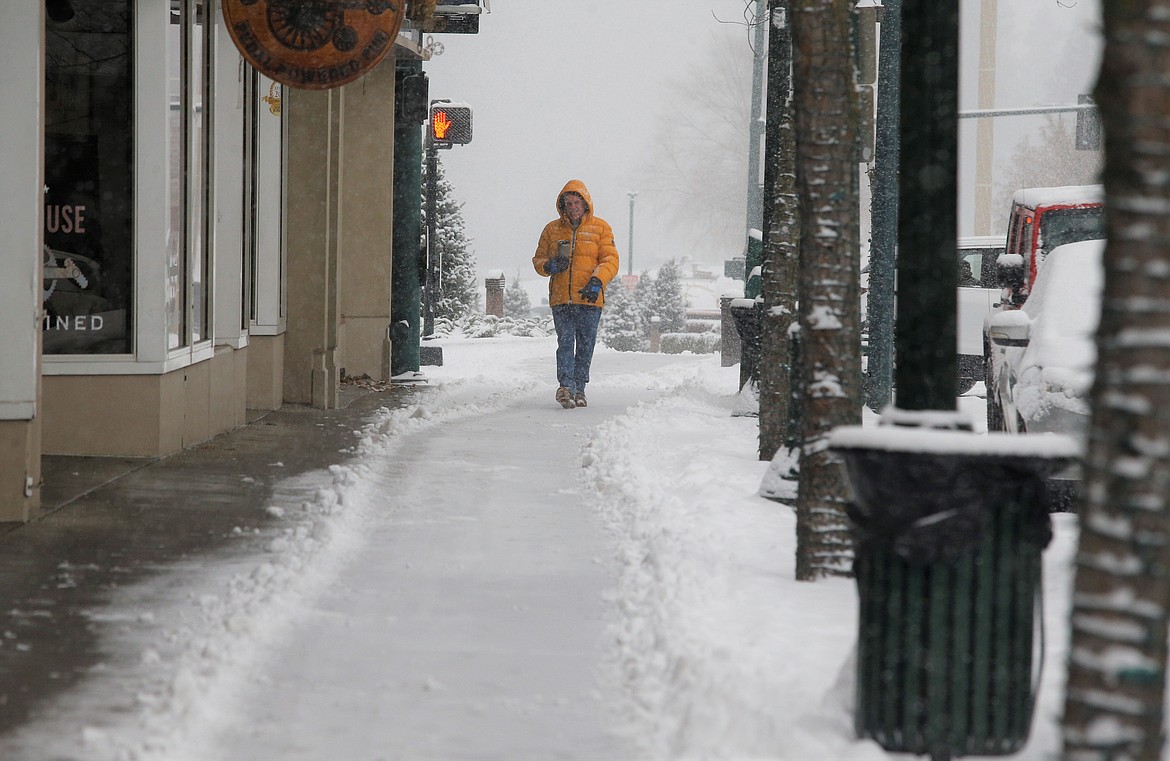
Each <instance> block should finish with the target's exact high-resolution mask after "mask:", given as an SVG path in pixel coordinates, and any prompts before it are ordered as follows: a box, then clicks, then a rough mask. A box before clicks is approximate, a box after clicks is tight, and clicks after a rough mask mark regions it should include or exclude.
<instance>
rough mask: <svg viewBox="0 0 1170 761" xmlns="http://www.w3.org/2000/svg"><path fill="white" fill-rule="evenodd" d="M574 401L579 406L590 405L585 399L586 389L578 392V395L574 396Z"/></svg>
mask: <svg viewBox="0 0 1170 761" xmlns="http://www.w3.org/2000/svg"><path fill="white" fill-rule="evenodd" d="M573 403H574V404H576V405H577V406H578V407H588V406H589V402H588V401H587V400H586V399H585V392H584V391H578V392H577V393H576V395H575V396H574V397H573Z"/></svg>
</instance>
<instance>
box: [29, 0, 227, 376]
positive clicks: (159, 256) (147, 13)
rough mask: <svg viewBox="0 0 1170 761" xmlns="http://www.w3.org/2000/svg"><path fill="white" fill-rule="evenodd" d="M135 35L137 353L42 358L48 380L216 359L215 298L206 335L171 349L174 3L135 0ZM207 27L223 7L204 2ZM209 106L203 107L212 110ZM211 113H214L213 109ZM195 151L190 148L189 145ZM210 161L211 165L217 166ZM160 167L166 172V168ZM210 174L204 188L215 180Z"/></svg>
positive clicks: (207, 211) (160, 369)
mask: <svg viewBox="0 0 1170 761" xmlns="http://www.w3.org/2000/svg"><path fill="white" fill-rule="evenodd" d="M132 1H133V12H134V20H133V34H134V43H133V44H134V83H133V86H134V90H135V92H134V123H133V129H134V133H135V139H134V225H133V230H134V252H133V260H134V266H133V272H134V319H133V331H134V335H133V347H134V351H133V353H132V354H109V355H77V354H75V355H68V354H62V355H48V356H45V357H44V358H43V366H42V371H43V373H44V374H45V375H157V374H162V373H167V372H171V371H173V370H178V369H181V368H183V367H187V366H189V365H191V364H194V363H196V362H202V361H205V360H208V359H210V358H211V357H212V356H213V355H214V341H213V340H212V336H214V325H215V322H216V321H215V310H214V304H215V293H214V290H213V292H212V293H211V294H209V297H208V303H209V308H208V310H207V313H206V318H205V322H206V323H207V325H206V326H205V329H204V334H205V337H204V338H203V339H202V340H200V341H198V342H195V343H192V342H190V331H191V325H190V319H189V318H188V320H187V325H186V326H185V330H186V332H187V345H184V346H180V347H177V348H175V349H170V350H168V349H167V329H166V303H165V288H164V285H165V283H166V274H167V273H166V242H167V217H168V203H169V200H168V199H169V190H168V188H169V179H170V178H169V173H170V170H169V164H170V162H169V152H168V148H169V139H168V132H169V124H168V115H169V109H170V103H169V99H168V94H167V93H168V82H167V78H168V72H167V68H166V66H162V65H159V63H160V62H162V61H166V60H167V58H166V56H167V45H168V40H169V37H170V23H171V20H170V9H171V0H132ZM203 2H204V11H203V12H204V18H205V20H206V22H211V21H214V23H215V26H216V32H217V34H218V29H219V27H220V26H221V25H222V19H221V14H220V13H219V8H218V3H217V2H216V1H215V0H203ZM213 55H214V45H213V46H212V49H211V50H208V51H206V52H205V55H204V57H203V60H204V66H205V74H204V76H205V77H211V80H209V81H212V83H213V84H212V86H211V92H212V97H211V98H208V99H207V104H210V103H211V102H212V101H213V100H214V92H215V85H214V72H215V69H216V66H215V64H214V62H213ZM207 104H205V105H207ZM208 110H209V111H211V110H213V109H208ZM213 130H214V122H213V120H211V119H208V121H207V124H206V125H205V127H204V135H205V140H206V141H207V145H208V148H207V150H208V151H209V154H210V155H211V156H214V155H215V139H214V134H213ZM187 150H188V151H192V152H193V149H192V147H191V146H187ZM213 165H214V163H213V162H212V161H208V166H209V167H210V166H213ZM160 167H161V169H160ZM211 174H212V172H210V171H209V172H206V173H205V175H206V176H205V177H204V186H205V188H206V187H209V185H208V183H211V182H213V178H212V177H211V176H210V175H211ZM204 193H205V201H204V216H205V219H207V218H212V205H211V203H210V198H211V197H212V196H213V194H212V193H208V192H206V190H204ZM212 237H213V236H212V231H211V229H210V228H205V230H204V233H203V239H204V245H206V246H207V247H208V256H209V257H210V258H209V262H208V273H209V277H208V283H207V284H208V287H209V288H212V289H214V285H215V280H214V273H215V258H214V254H215V249H214V246H212V245H211V241H212ZM194 266H197V258H195V257H192V258H190V259H189V260H188V271H187V272H186V290H187V295H188V301H187V309H188V310H189V309H190V304H191V302H190V297H191V288H192V286H191V279H192V271H191V268H192V267H194Z"/></svg>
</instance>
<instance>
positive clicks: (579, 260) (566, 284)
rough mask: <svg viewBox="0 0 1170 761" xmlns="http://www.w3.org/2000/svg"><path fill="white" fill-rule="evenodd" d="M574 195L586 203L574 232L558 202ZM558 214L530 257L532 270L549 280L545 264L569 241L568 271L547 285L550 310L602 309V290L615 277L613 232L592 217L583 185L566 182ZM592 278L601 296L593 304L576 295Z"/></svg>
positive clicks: (616, 256)
mask: <svg viewBox="0 0 1170 761" xmlns="http://www.w3.org/2000/svg"><path fill="white" fill-rule="evenodd" d="M570 192H572V193H577V194H578V195H580V196H581V198H583V199H585V216H583V217H581V221H580V222H579V223H578V224H577V229H576V230H574V229H573V226H572V225H571V224H569V218H568V217H566V216H565V212H564V209H563V208H562V206H561V199H562V198H563V197H564V195H565V193H570ZM557 213H558V214H559V216H558V217H557V219H554V220H553V221H552V222H549V223H548V224H547V225H545V226H544V231H543V232H541V234H540V242H539V243H538V244H536V255H535V256H533V257H532V266H533V267H535V268H536V272H537V273H538V274H539V275H541V276H542V277H550V276H549V274H548V273H547V272H545V271H544V264H545V262H547V261H548V260H549V259H553V258H555V257H556V255H557V242H558V241H562V240H567V241H569V246H570V249H569V250H570V254H569V269H568V270H566V271H564V272H558V273H557V274H555V275H552V276H551V278H550V279H549V283H548V303H549V306H558V305H560V304H587V305H590V306H597V307H603V306H605V287H606V286H608V285H609V281H610V280H613V278H614V277H615V276H616V275H617V273H618V267H619V264H618V252H617V246H615V245H614V243H613V230H612V229H611V228H610V226H609V223H608V222H606V221H605V220H604V219H602V218H601V217H597V216H594V214H593V201H592V200H591V199H590V197H589V191H588V190H586V189H585V183H583V182H581V181H580V180H569V181H568V182H567V183H565V187H564V188H563V189H562V190H561V192H560V193H558V194H557ZM591 277H595V278H597V279H598V280H600V281H601V285H602V289H601V295H600V296H599V297H598V298H597V302H596V303H595V304H589V302H588V301H586V300H585V299H583V298H581V294H580V293H578V292H577V291H579V290H581V289H582V288H584V287H585V285H586V284H587V283H588V282H589V278H591Z"/></svg>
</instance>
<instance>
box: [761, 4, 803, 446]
mask: <svg viewBox="0 0 1170 761" xmlns="http://www.w3.org/2000/svg"><path fill="white" fill-rule="evenodd" d="M788 17H789V0H771V3H770V9H769V15H768V21H769V22H770V23H769V28H768V103H767V106H768V111H767V119H766V126H765V129H764V266H763V297H764V314H763V330H762V332H761V336H760V459H761V460H771V459H772V457H773V455H775V454H776V450H778V449H779V448H780V447H781V446H793V445H795V443H796V442H795V441H792V440H791V439H793V438H794V437H793V433H794V431H793V426H792V421H793V413H794V412H795V411H796V405H795V404H793V394H792V389H793V386H794V383H793V381H795V380H796V379H795V378H793V377H792V375H791V373H792V366H791V363H790V357H789V350H790V348H789V347H790V341H789V328H791V327H792V323H793V321H794V320H795V319H796V285H797V282H796V278H797V271H798V266H799V263H800V245H799V243H800V240H799V235H800V228H799V222H800V217H799V215H798V209H797V195H796V142H795V141H796V137H795V135H794V134H793V124H792V31H791V27H790V25H789V23H788Z"/></svg>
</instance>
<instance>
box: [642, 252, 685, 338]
mask: <svg viewBox="0 0 1170 761" xmlns="http://www.w3.org/2000/svg"><path fill="white" fill-rule="evenodd" d="M651 299H652V300H653V309H654V314H656V315H658V316H659V317H660V318H661V319H662V322H661V323H659V327H660V328H661V330H662V332H663V333H681V332H682V331H683V330H685V329H686V326H687V300H686V296H685V295H684V294H683V288H682V278H681V277H680V276H679V271H678V263H677V262H675V260H674V259H670V260H669V261H667V262H666V263H665V264H663V265H662V266H661V267H659V268H658V277H656V278H654V287H653V289H652V291H651Z"/></svg>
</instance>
